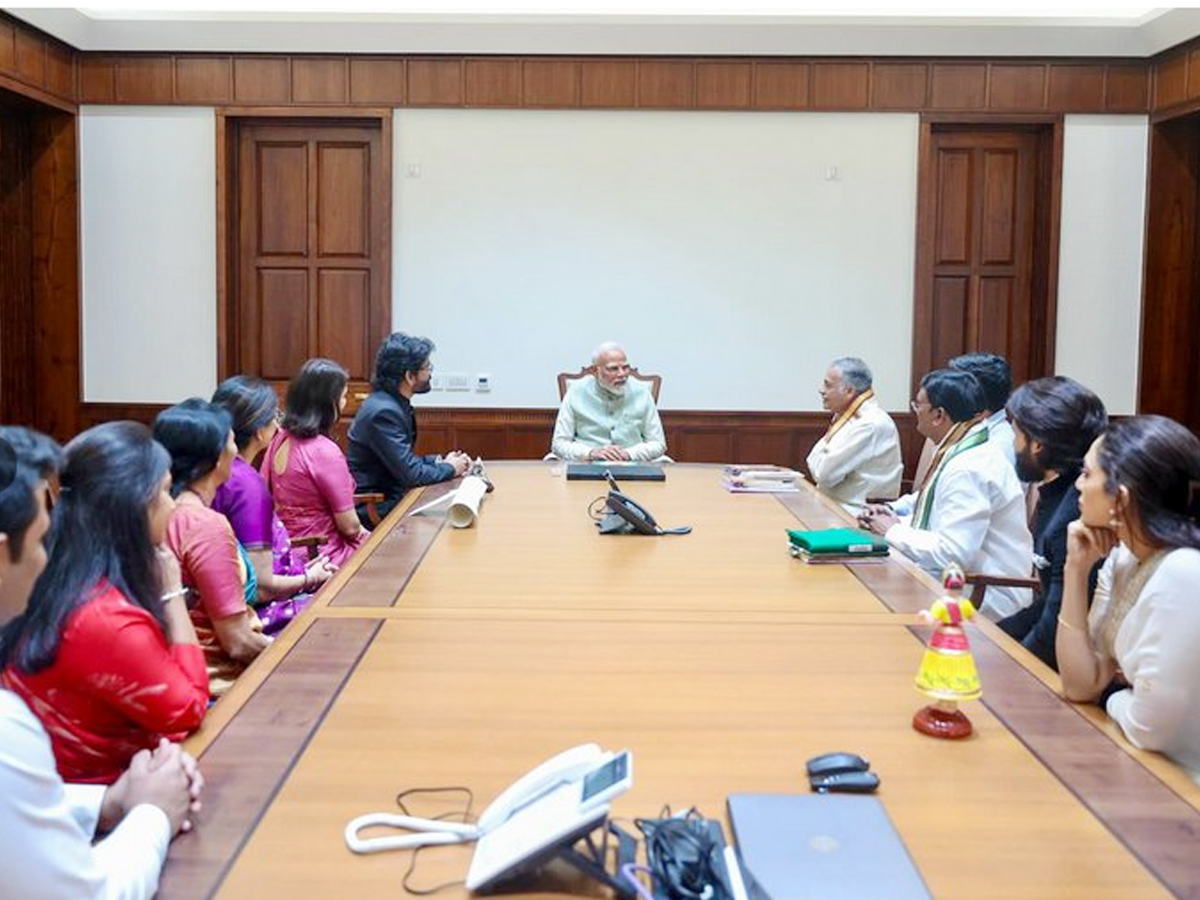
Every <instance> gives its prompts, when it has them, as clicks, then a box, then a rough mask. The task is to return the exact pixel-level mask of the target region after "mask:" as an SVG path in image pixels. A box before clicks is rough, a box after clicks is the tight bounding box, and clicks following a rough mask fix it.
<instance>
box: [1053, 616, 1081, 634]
mask: <svg viewBox="0 0 1200 900" xmlns="http://www.w3.org/2000/svg"><path fill="white" fill-rule="evenodd" d="M1058 624H1059V625H1061V626H1062V627H1063V628H1065V629H1067V631H1083V627H1082V626H1080V625H1072V624H1071V623H1070V622H1068V621H1067V620H1066V619H1064V618H1063V617H1062V613H1059V614H1058Z"/></svg>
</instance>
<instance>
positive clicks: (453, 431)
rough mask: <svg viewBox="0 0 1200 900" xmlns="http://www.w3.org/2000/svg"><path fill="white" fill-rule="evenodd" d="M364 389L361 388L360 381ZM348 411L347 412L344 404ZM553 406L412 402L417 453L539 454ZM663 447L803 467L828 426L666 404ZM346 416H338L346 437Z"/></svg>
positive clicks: (143, 410)
mask: <svg viewBox="0 0 1200 900" xmlns="http://www.w3.org/2000/svg"><path fill="white" fill-rule="evenodd" d="M362 390H366V388H365V386H363V387H362ZM163 408H164V406H163V405H161V404H153V403H146V404H117V403H85V404H82V405H81V408H80V428H90V427H91V426H93V425H98V424H99V423H101V422H107V421H112V420H114V419H132V420H134V421H138V422H146V423H149V422H152V421H153V420H154V417H155V416H156V415H157V414H158V413H159V412H160V411H161V410H162V409H163ZM346 412H347V416H349V415H350V414H351V413H352V410H351V407H350V406H347V409H346ZM556 415H557V410H554V409H483V408H471V407H449V406H422V407H419V408H418V410H417V421H418V425H419V428H418V440H417V451H418V452H419V453H444V452H446V451H447V450H449V449H462V450H464V451H466V452H467V453H470V454H472V455H478V456H482V457H483V458H484V460H485V461H486V460H488V459H529V460H537V459H541V458H542V457H543V456H545V455H546V453H548V452H549V450H550V436H551V434H552V432H553V430H554V419H555V416H556ZM662 418H663V428H664V430H665V431H666V433H667V451H668V453H670V454H671V456H672V457H673V458H674V459H676V460H678V461H679V462H721V463H761V462H774V463H779V464H781V465H791V466H799V467H803V465H804V460H805V458H806V457H807V456H808V453H809V451H810V450H811V449H812V445H813V444H815V443H816V442H817V441H818V440H819V439H820V437H821V435H822V434H824V433H825V430H826V428H828V427H829V415H828V413H825V412H821V411H816V412H792V413H789V412H742V411H720V410H704V411H689V410H664V411H663V412H662ZM892 418H893V419H895V421H896V427H897V429H898V430H899V433H900V443H901V448H902V452H903V455H904V460H905V466H906V469H905V470H906V472H907V473H909V474H908V477H910V478H911V473H912V471H913V469H914V468H915V466H916V462H917V458H918V457H919V456H920V452H921V446H922V444H923V443H924V438H922V437H921V436H920V435H919V434H918V433H917V431H916V428H915V418H914V416H913V415H912V414H911V413H908V412H897V413H892ZM348 424H349V418H348V417H346V418H343V419H341V420H339V425H338V426H337V430H338V435H339V439H340V440H341V441H343V443H344V438H345V429H346V426H347V425H348Z"/></svg>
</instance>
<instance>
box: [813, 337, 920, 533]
mask: <svg viewBox="0 0 1200 900" xmlns="http://www.w3.org/2000/svg"><path fill="white" fill-rule="evenodd" d="M872 383H873V381H872V377H871V370H870V369H868V368H867V364H866V363H864V362H863V361H862V360H861V359H858V358H857V357H853V356H844V357H842V358H840V359H835V360H834V361H833V362H832V363H830V364H829V369H828V371H826V373H825V378H824V380H823V381H822V382H821V390H820V394H821V403H822V405H823V406H824V407H825V409H827V410H829V411H830V413H832V414H833V421H832V422H831V423H830V426H829V430H828V431H826V432H825V435H824V436H823V437H822V438H821V439H820V440H819V441H817V443H816V445H815V446H814V447H813V448H812V452H811V453H809V454H808V472H809V475H811V476H812V480H813V483H814V484H815V485H816V486H817V490H819V491H821V492H822V493H824V494H827V495H828V496H830V497H832V498H833V499H834V500H836V501H838V502H839V503H841V504H842V505H843V506H844V507H846V509H848V510H850V511H851V512H856V511H857V510H858V509H859V508H860V507H861V506H862V505H863V503H865V502H866V500H867V498H871V499H877V498H878V499H883V500H891V499H893V498H895V497H896V496H897V495H898V494H899V493H900V475H901V473H902V472H903V470H904V463H903V462H902V460H901V459H900V435H899V432H897V430H896V423H895V422H893V421H892V417H891V416H889V415H888V414H887V412H885V411H884V409H883V408H882V407H881V406H880V405H879V402H878V401H877V400H876V399H875V392H874V390H873V389H872Z"/></svg>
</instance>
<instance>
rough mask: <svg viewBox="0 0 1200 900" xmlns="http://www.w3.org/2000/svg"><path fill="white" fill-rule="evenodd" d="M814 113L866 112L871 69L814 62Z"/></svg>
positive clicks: (860, 64) (863, 65) (864, 65)
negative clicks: (821, 110)
mask: <svg viewBox="0 0 1200 900" xmlns="http://www.w3.org/2000/svg"><path fill="white" fill-rule="evenodd" d="M812 70H813V71H812V78H813V88H812V105H813V109H866V108H867V101H868V100H869V99H870V94H871V67H870V64H869V63H865V62H842V63H838V62H833V63H827V62H816V63H813V67H812Z"/></svg>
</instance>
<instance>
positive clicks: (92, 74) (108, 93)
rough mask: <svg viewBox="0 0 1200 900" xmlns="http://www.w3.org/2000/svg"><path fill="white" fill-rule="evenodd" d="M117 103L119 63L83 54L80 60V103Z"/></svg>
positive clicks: (103, 57) (110, 59)
mask: <svg viewBox="0 0 1200 900" xmlns="http://www.w3.org/2000/svg"><path fill="white" fill-rule="evenodd" d="M116 101H117V63H116V60H114V59H112V58H110V57H107V56H94V55H92V54H81V55H80V59H79V102H80V103H115V102H116Z"/></svg>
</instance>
